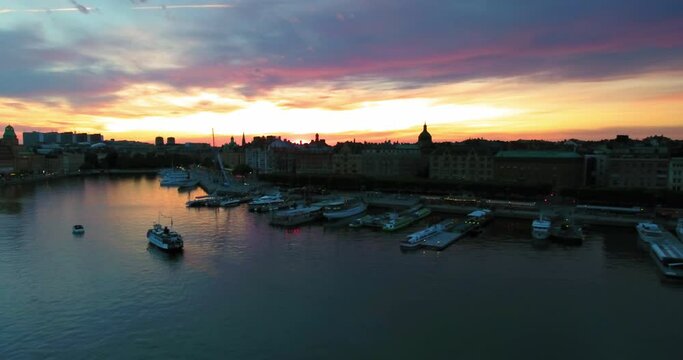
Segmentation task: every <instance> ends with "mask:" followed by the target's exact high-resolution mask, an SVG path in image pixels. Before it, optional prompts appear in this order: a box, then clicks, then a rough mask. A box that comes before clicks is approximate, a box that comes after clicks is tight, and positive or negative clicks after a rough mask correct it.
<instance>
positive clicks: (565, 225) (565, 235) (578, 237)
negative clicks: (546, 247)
mask: <svg viewBox="0 0 683 360" xmlns="http://www.w3.org/2000/svg"><path fill="white" fill-rule="evenodd" d="M550 238H551V239H552V240H555V241H559V242H563V243H567V244H572V245H581V244H582V243H583V239H584V236H583V229H582V228H581V227H580V226H578V225H576V224H574V221H572V220H571V219H568V218H566V219H564V220H562V221H561V222H560V223H559V224H557V225H554V226H552V227H551V228H550Z"/></svg>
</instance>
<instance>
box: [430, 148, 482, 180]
mask: <svg viewBox="0 0 683 360" xmlns="http://www.w3.org/2000/svg"><path fill="white" fill-rule="evenodd" d="M494 155H495V152H494V151H493V150H490V149H487V148H475V147H470V146H464V145H455V146H447V147H446V146H444V147H441V148H439V149H436V150H434V151H433V152H432V154H431V155H430V156H429V178H430V179H434V180H457V181H469V182H475V181H491V180H492V179H493V158H494Z"/></svg>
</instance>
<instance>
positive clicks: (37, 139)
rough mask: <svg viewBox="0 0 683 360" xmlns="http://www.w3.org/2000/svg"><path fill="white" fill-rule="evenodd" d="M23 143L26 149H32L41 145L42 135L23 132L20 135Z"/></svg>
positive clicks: (35, 132)
mask: <svg viewBox="0 0 683 360" xmlns="http://www.w3.org/2000/svg"><path fill="white" fill-rule="evenodd" d="M22 137H23V143H24V146H26V147H34V146H38V145H40V144H42V143H43V141H44V140H43V133H39V132H37V131H31V132H25V133H23V134H22Z"/></svg>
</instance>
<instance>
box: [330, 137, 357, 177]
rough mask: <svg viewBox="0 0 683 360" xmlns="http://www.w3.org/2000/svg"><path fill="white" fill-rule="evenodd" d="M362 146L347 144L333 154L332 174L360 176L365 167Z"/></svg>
mask: <svg viewBox="0 0 683 360" xmlns="http://www.w3.org/2000/svg"><path fill="white" fill-rule="evenodd" d="M361 146H362V144H357V143H353V142H346V143H344V144H342V145H341V146H340V147H339V150H338V152H336V153H334V154H332V172H333V173H334V174H338V175H358V174H360V172H361V168H362V166H363V156H362V155H361V149H360V148H361Z"/></svg>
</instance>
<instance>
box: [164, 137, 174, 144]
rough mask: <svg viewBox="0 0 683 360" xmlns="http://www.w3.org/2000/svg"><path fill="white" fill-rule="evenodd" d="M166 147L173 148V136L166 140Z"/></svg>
mask: <svg viewBox="0 0 683 360" xmlns="http://www.w3.org/2000/svg"><path fill="white" fill-rule="evenodd" d="M166 145H168V146H175V138H174V137H173V136H169V137H168V138H167V139H166Z"/></svg>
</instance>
